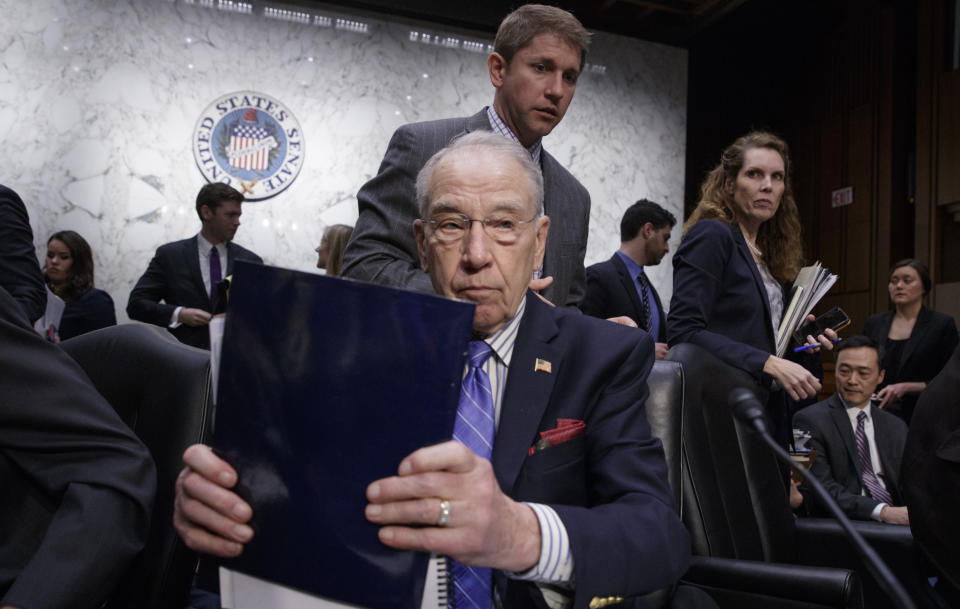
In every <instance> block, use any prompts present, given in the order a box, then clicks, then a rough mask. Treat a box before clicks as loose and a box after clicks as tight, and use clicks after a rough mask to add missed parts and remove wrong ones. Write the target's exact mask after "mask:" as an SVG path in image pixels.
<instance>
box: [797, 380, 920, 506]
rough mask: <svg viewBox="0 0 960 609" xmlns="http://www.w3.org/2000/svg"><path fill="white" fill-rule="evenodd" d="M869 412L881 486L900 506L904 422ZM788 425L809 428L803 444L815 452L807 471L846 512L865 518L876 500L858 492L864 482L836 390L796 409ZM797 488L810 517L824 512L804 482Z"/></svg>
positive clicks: (891, 416)
mask: <svg viewBox="0 0 960 609" xmlns="http://www.w3.org/2000/svg"><path fill="white" fill-rule="evenodd" d="M870 416H871V417H872V419H873V434H874V439H875V440H876V443H877V452H878V453H879V455H880V467H881V469H882V470H883V482H884V485H885V486H886V487H887V490H888V491H890V495H891V496H892V497H893V502H894V504H895V505H903V497H902V496H901V495H900V490H899V487H898V482H899V476H900V458H901V457H902V456H903V447H904V443H905V442H906V440H907V426H906V425H905V424H904V422H903V421H901V420H900V419H898V418H897V417H895V416H893V415H892V414H890V413H888V412H884V411H883V410H881V409H879V408H872V407H871V408H870ZM793 424H794V427H797V428H798V429H803V430H805V431H808V432H810V434H811V439H810V442H809V444H808V446H809V447H810V448H813V449H816V451H817V452H818V453H819V454H818V455H817V457H816V458H815V459H814V460H813V464H812V465H811V466H810V472H811V473H812V474H813V475H814V476H816V477H817V479H819V480H820V482H822V483H823V485H824V486H825V487H826V488H827V492H829V493H830V495H831V496H832V497H833V498H834V499H836V500H837V503H838V504H840V508H841V509H843V511H844V513H845V514H846V515H847V516H849V517H850V518H856V519H859V520H870V514H871V513H872V512H873V510H874V508H876V507H877V505H878V504H879V503H880V502H879V501H877V500H876V499H873V498H871V497H868V496H866V495H861V492H862V491H863V481H862V480H861V473H862V472H861V470H860V464H859V462H858V458H857V441H856V438H855V436H854V433H853V428H852V427H851V426H850V418H849V417H848V416H847V409H846V407H844V405H843V402H842V401H841V400H840V396H839V395H837V394H836V393H835V394H833V395H832V396H830V397H829V398H827V399H826V400H824V401H822V402H819V403H817V404H814V405H813V406H808V407H806V408H804V409H803V410H801V411H799V412H797V414H796V415H794V417H793ZM800 489H801V491H802V492H803V494H804V498H805V499H804V503H805V504H807V505H808V509H810V510H811V513H812V515H822V516H827V515H829V513H828V512H827V510H826V509H825V508H823V507H822V506H819V505H816V504H815V499H814V498H813V495H812V494H811V493H809V492H808V491H807V489H806V488H805V487H804V486H803V485H801V487H800ZM811 502H814V503H811Z"/></svg>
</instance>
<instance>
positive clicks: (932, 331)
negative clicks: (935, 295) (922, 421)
mask: <svg viewBox="0 0 960 609" xmlns="http://www.w3.org/2000/svg"><path fill="white" fill-rule="evenodd" d="M893 314H894V311H887V312H886V313H877V314H876V315H871V316H870V317H868V318H867V323H865V324H864V325H863V333H864V334H866V335H867V336H869V337H870V338H872V339H873V340H874V341H875V342H876V343H877V344H878V345H880V346H883V345H884V343H886V342H887V335H888V334H890V324H891V323H893ZM957 342H958V337H957V324H956V323H955V322H954V321H953V318H952V317H950V316H949V315H944V314H943V313H938V312H937V311H931V310H930V309H928V308H926V307H922V308H921V309H920V314H919V315H918V316H917V321H916V323H915V324H914V325H913V331H912V332H910V338H909V339H907V344H906V345H904V348H903V353H902V355H901V357H900V366H899V367H898V368H897V369H896V370H887V371H886V373H885V375H884V379H883V385H881V387H884V386H886V385H893V384H895V383H902V382H908V381H922V382H924V383H927V382H929V381H930V380H931V379H932V378H933V377H935V376H936V375H937V374H938V373H939V372H940V370H941V369H943V366H944V364H946V363H947V360H949V359H950V355H951V354H953V350H954V349H956V347H957ZM918 397H919V396H918V395H916V394H911V395H905V396H904V397H903V398H902V399H901V400H900V408H899V416H900V417H901V418H903V419H904V420H905V421H906V422H907V423H909V422H910V418H911V416H912V414H913V409H914V405H915V404H916V403H917V398H918Z"/></svg>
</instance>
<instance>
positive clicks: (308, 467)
mask: <svg viewBox="0 0 960 609" xmlns="http://www.w3.org/2000/svg"><path fill="white" fill-rule="evenodd" d="M473 308H474V307H473V305H472V304H470V303H463V302H456V301H452V300H448V299H444V298H440V297H437V296H432V295H424V294H416V293H413V292H407V291H404V290H397V289H393V288H386V287H382V286H376V285H372V284H365V283H359V282H354V281H349V280H344V279H337V278H330V277H323V276H320V275H314V274H308V273H301V272H296V271H290V270H285V269H279V268H274V267H269V266H265V265H257V264H250V263H244V262H241V261H238V262H237V263H236V265H235V267H234V272H233V283H232V285H231V287H230V303H229V308H228V313H227V320H226V327H225V330H224V336H223V352H222V356H221V365H220V379H219V390H218V405H217V413H216V430H215V437H214V447H215V449H216V450H217V451H218V453H219V454H221V455H222V456H223V457H224V458H225V459H227V460H228V461H229V462H230V463H231V464H233V465H234V466H235V467H236V468H237V470H238V472H239V474H240V482H239V484H238V492H239V493H240V494H241V496H243V497H244V498H245V499H247V500H248V501H250V503H251V504H252V506H253V511H254V517H253V522H252V526H253V528H254V531H255V536H254V539H253V540H252V541H251V542H250V543H249V544H247V546H246V548H245V549H244V552H243V554H242V555H241V556H240V557H238V558H236V559H230V560H226V561H223V565H224V566H226V567H228V568H230V569H235V570H237V571H241V572H243V573H247V574H249V575H253V576H256V577H260V578H263V579H267V580H272V581H275V582H277V583H280V584H283V585H285V586H289V587H292V588H296V589H299V590H302V591H304V592H307V593H310V594H315V595H318V596H322V597H326V598H329V599H332V600H337V601H342V602H346V603H351V604H355V605H360V606H362V607H372V608H383V609H417V608H418V607H419V606H420V599H421V596H422V594H423V584H424V582H423V578H424V575H425V573H426V565H427V559H428V557H427V555H425V554H422V553H418V552H401V551H396V550H392V549H390V548H388V547H387V546H385V545H383V544H382V543H380V541H379V540H378V538H377V527H376V526H375V525H373V524H371V523H370V522H368V521H367V520H366V519H365V518H364V506H365V505H366V503H367V501H366V496H365V492H366V487H367V485H368V484H369V483H371V482H373V481H374V480H377V479H379V478H383V477H386V476H391V475H394V474H396V471H397V466H398V465H399V464H400V461H401V460H402V459H403V458H404V457H405V456H407V455H408V454H410V453H411V452H413V451H414V450H416V449H417V448H419V447H421V446H426V445H429V444H435V443H438V442H442V441H445V440H448V439H450V437H451V434H452V432H453V421H454V418H455V416H456V408H457V400H458V396H459V391H460V378H461V376H462V373H463V365H464V361H465V357H466V351H467V342H468V341H469V339H470V335H471V327H472V325H473Z"/></svg>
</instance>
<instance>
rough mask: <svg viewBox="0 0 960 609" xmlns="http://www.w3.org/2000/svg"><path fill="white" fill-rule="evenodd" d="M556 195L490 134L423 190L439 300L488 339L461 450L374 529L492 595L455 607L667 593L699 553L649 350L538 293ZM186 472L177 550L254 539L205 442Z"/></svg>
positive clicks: (459, 144)
mask: <svg viewBox="0 0 960 609" xmlns="http://www.w3.org/2000/svg"><path fill="white" fill-rule="evenodd" d="M542 193H543V186H542V178H541V175H540V172H539V170H538V169H537V167H536V166H535V165H534V164H533V163H532V162H531V160H530V158H529V156H528V155H527V154H526V152H525V151H524V150H523V149H522V148H521V147H519V146H517V145H516V144H514V143H512V142H510V141H509V140H507V139H505V138H501V137H499V136H496V135H492V134H484V133H474V134H469V135H467V136H464V137H463V138H461V139H458V140H456V141H455V142H453V143H452V144H451V146H450V147H449V148H447V149H444V150H441V151H440V152H439V153H437V155H435V156H434V157H433V158H432V159H431V160H430V161H428V162H427V164H426V166H425V167H424V169H423V170H422V171H421V173H420V176H419V178H418V180H417V198H418V200H419V202H420V216H421V217H420V219H417V220H416V222H415V223H414V234H415V238H416V242H417V245H418V252H419V258H420V261H421V265H422V268H423V269H424V270H425V271H426V272H427V273H428V275H429V279H430V282H431V284H432V285H433V288H434V290H435V292H436V293H438V294H441V295H444V296H447V297H451V298H460V299H465V300H469V301H472V302H474V303H476V310H475V312H474V320H473V333H474V337H475V339H474V341H473V342H471V344H470V352H471V354H472V355H471V358H470V360H469V361H468V362H467V366H466V368H467V371H466V376H465V380H464V382H463V388H462V392H461V399H460V405H459V409H458V423H457V424H455V426H454V440H453V441H450V442H446V443H443V444H439V445H435V446H429V447H426V448H422V449H420V450H417V451H415V452H414V453H412V454H411V455H409V456H408V457H407V458H405V459H404V460H403V461H402V462H401V463H400V464H399V467H398V475H396V476H392V477H389V478H385V479H381V480H377V481H371V484H370V486H369V487H368V490H367V498H368V500H369V505H368V506H367V512H366V516H367V519H368V520H370V521H371V522H373V523H375V524H377V525H379V526H380V529H379V535H380V540H381V541H382V542H383V543H385V544H386V545H389V546H391V547H395V548H400V549H414V550H420V551H424V552H431V553H434V554H443V555H446V556H449V557H451V558H452V559H454V561H455V562H456V563H457V564H458V565H459V566H461V567H463V569H467V570H472V571H473V572H474V574H473V575H471V576H467V575H464V576H463V578H464V579H461V575H458V573H462V572H463V571H458V567H457V566H455V567H454V568H453V573H454V576H453V577H454V587H455V588H457V589H458V590H459V589H460V588H461V587H464V588H467V587H469V586H468V584H467V582H468V581H479V582H484V583H482V584H479V585H478V586H477V587H476V588H474V589H472V590H471V591H470V594H467V592H466V591H464V592H463V594H464V595H465V596H467V598H469V600H466V599H461V600H460V601H459V602H457V606H468V607H469V606H477V607H481V608H484V609H490V607H491V603H492V598H493V597H495V596H496V597H499V599H501V601H502V605H503V606H505V607H539V608H545V607H550V608H553V609H557V608H560V607H569V606H573V607H576V608H578V609H579V608H586V607H587V606H588V604H589V603H590V602H591V600H592V599H593V598H594V597H611V596H622V597H634V596H638V595H641V594H644V593H646V592H649V591H651V590H654V589H658V588H662V587H664V586H667V585H669V584H671V583H672V582H674V581H676V579H677V578H678V577H679V576H680V575H681V574H682V573H683V572H684V570H685V568H686V563H687V557H688V554H689V540H688V536H687V533H686V530H685V529H684V527H683V525H682V524H681V523H680V521H679V519H678V518H677V516H676V513H675V511H674V509H673V507H672V500H671V496H670V490H669V488H668V486H667V482H666V464H665V462H664V458H663V452H662V448H661V445H660V442H659V441H658V440H656V439H654V438H653V437H652V436H651V435H650V428H649V425H648V424H647V421H646V417H645V414H644V401H645V400H646V396H647V388H646V379H647V375H648V373H649V371H650V368H651V366H652V364H653V359H654V357H653V341H652V340H651V339H650V337H649V335H647V334H646V333H645V332H642V331H639V330H635V329H627V328H622V327H618V326H616V325H613V324H610V323H607V322H605V321H601V320H597V319H593V318H591V317H588V316H583V315H577V314H575V313H573V312H570V311H567V310H565V309H560V308H553V307H549V306H547V305H546V304H544V303H543V302H542V301H541V300H540V299H539V298H537V297H536V296H535V295H534V294H532V293H531V292H529V291H528V289H527V288H528V284H529V279H530V273H531V272H532V271H533V269H534V268H535V267H536V266H537V265H538V264H539V263H540V261H541V260H542V258H543V255H544V249H545V246H546V241H547V231H548V229H549V227H550V226H551V224H552V223H551V219H550V218H548V217H547V216H544V215H542V214H543V212H542V200H543V199H542V196H543V195H542ZM477 388H485V389H484V390H483V391H474V389H477ZM460 421H463V422H462V423H461V422H460ZM551 436H556V442H549V441H546V440H545V439H544V438H545V437H551ZM185 461H186V463H187V466H188V467H187V468H186V469H185V470H184V471H183V473H182V474H181V476H180V479H179V480H178V488H177V511H176V516H175V524H176V525H177V528H178V530H179V532H180V534H181V536H183V538H184V539H185V540H186V541H187V544H188V545H189V546H191V547H193V548H194V549H197V550H201V551H205V552H212V553H215V554H219V555H222V556H234V555H237V554H238V553H239V552H241V551H242V544H243V543H245V542H247V541H249V540H250V539H251V538H252V536H253V530H252V529H251V528H250V527H249V526H248V525H247V524H246V523H247V522H248V520H249V519H250V517H251V511H250V506H249V505H248V504H246V503H245V502H243V501H241V500H240V498H239V497H237V496H236V495H235V494H233V493H232V492H231V491H228V490H227V489H229V488H231V487H232V486H233V484H235V482H236V472H234V471H233V469H232V468H230V467H229V466H228V465H227V464H226V463H224V462H223V461H221V460H220V459H218V458H217V457H216V456H215V455H213V453H212V452H211V451H210V450H209V449H207V448H206V447H202V446H193V447H190V448H189V449H187V452H186V453H185ZM474 576H475V577H474ZM474 593H476V594H477V595H479V596H473V594H474ZM458 594H460V592H458ZM426 596H427V595H425V598H426ZM621 606H624V605H621ZM626 606H642V604H640V603H639V601H637V602H636V603H635V602H634V601H633V600H628V601H627V605H626Z"/></svg>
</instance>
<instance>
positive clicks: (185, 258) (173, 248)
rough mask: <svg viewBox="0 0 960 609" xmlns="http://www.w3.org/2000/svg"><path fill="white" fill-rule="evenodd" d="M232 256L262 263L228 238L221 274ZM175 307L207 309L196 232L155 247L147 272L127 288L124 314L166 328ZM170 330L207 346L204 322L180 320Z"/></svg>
mask: <svg viewBox="0 0 960 609" xmlns="http://www.w3.org/2000/svg"><path fill="white" fill-rule="evenodd" d="M235 260H249V261H251V262H256V263H258V264H262V263H263V260H262V259H261V258H260V256H257V255H256V254H254V253H253V252H251V251H250V250H247V249H244V248H242V247H240V246H239V245H237V244H236V243H233V242H229V243H227V272H226V273H224V277H226V276H227V275H230V274H231V273H232V272H233V263H234V261H235ZM177 307H190V308H193V309H203V310H204V311H207V312H210V295H209V294H208V293H207V291H206V290H205V289H204V287H203V276H202V275H201V274H200V255H199V253H198V252H197V237H196V236H193V237H190V238H189V239H183V240H181V241H174V242H172V243H167V244H165V245H161V246H160V247H159V248H157V253H156V254H155V255H154V257H153V260H151V261H150V265H149V266H147V270H146V272H145V273H144V274H143V276H142V277H140V279H139V280H138V281H137V285H135V286H134V287H133V291H132V292H130V300H129V302H128V303H127V315H129V316H130V319H135V320H137V321H145V322H147V323H150V324H155V325H158V326H162V327H164V328H169V326H170V318H171V317H172V316H173V312H174V310H176V308H177ZM170 332H171V333H172V334H173V335H174V336H176V337H177V339H178V340H179V341H180V342H182V343H186V344H188V345H192V346H194V347H200V348H201V349H209V348H210V331H209V329H208V328H207V327H206V326H198V327H191V326H188V325H186V324H182V325H180V326H179V327H177V328H174V329H172V330H170Z"/></svg>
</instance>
